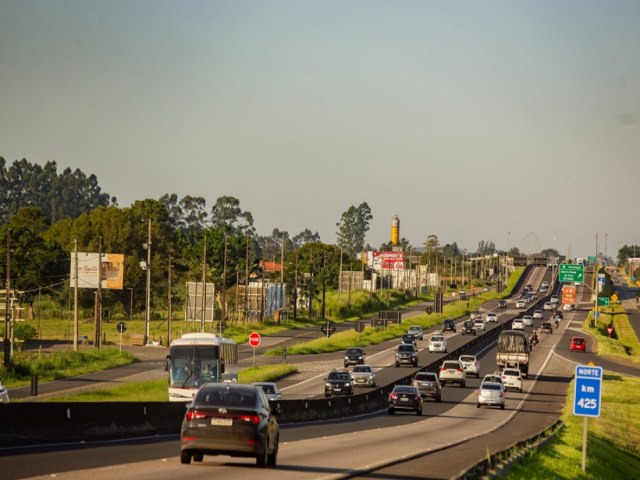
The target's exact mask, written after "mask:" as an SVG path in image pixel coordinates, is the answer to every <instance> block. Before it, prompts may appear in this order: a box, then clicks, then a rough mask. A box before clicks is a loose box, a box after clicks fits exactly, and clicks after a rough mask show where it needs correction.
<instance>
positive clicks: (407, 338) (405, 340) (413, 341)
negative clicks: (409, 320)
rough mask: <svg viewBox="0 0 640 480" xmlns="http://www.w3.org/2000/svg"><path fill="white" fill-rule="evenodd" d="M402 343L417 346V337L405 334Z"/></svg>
mask: <svg viewBox="0 0 640 480" xmlns="http://www.w3.org/2000/svg"><path fill="white" fill-rule="evenodd" d="M400 343H405V344H411V345H416V336H415V335H414V334H412V333H405V334H404V335H402V338H401V339H400Z"/></svg>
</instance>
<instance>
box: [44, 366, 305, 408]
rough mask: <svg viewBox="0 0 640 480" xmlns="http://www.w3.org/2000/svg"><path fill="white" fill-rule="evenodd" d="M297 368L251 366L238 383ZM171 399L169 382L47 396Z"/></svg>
mask: <svg viewBox="0 0 640 480" xmlns="http://www.w3.org/2000/svg"><path fill="white" fill-rule="evenodd" d="M297 371H298V369H297V368H296V367H295V366H294V365H287V364H280V365H264V366H257V367H249V368H246V369H243V370H241V371H240V373H239V375H238V381H239V383H253V382H273V381H275V380H277V379H279V378H282V377H284V376H286V375H289V374H291V373H295V372H297ZM167 400H168V393H167V380H166V379H161V380H149V381H144V382H131V383H125V384H123V385H118V386H117V387H111V388H101V389H97V390H91V391H87V392H82V393H78V394H75V395H73V394H72V395H56V396H47V397H46V399H45V401H47V402H166V401H167Z"/></svg>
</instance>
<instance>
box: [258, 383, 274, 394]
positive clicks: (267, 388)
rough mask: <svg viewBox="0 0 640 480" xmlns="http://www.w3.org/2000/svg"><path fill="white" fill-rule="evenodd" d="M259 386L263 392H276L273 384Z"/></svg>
mask: <svg viewBox="0 0 640 480" xmlns="http://www.w3.org/2000/svg"><path fill="white" fill-rule="evenodd" d="M260 388H262V391H263V392H264V393H268V394H270V395H273V394H275V393H276V388H275V386H273V385H260Z"/></svg>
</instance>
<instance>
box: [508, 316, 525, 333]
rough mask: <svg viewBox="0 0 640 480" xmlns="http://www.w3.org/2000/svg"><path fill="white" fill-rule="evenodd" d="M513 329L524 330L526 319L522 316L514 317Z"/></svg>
mask: <svg viewBox="0 0 640 480" xmlns="http://www.w3.org/2000/svg"><path fill="white" fill-rule="evenodd" d="M511 328H512V329H513V330H524V320H523V319H522V318H514V319H513V321H512V322H511Z"/></svg>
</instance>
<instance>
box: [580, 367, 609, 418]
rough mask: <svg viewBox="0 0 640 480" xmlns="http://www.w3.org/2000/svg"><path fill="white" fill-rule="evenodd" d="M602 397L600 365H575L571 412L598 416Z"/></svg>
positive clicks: (586, 415) (585, 415) (584, 415)
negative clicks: (574, 385)
mask: <svg viewBox="0 0 640 480" xmlns="http://www.w3.org/2000/svg"><path fill="white" fill-rule="evenodd" d="M601 398H602V367H591V366H589V365H578V366H576V389H575V395H574V401H573V414H574V415H580V416H583V417H599V416H600V403H601Z"/></svg>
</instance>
